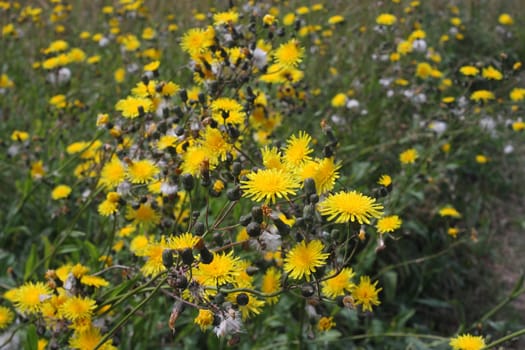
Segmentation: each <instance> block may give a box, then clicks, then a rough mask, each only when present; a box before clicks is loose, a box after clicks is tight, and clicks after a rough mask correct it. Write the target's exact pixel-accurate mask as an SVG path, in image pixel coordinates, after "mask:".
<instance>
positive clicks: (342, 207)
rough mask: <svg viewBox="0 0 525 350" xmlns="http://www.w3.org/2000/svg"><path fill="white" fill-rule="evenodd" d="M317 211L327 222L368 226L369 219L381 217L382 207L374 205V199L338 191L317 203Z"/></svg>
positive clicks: (359, 194) (377, 204)
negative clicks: (357, 223) (325, 217)
mask: <svg viewBox="0 0 525 350" xmlns="http://www.w3.org/2000/svg"><path fill="white" fill-rule="evenodd" d="M318 210H319V212H320V213H321V215H323V216H328V220H329V221H335V222H336V223H346V222H349V221H352V222H354V221H357V222H359V223H360V224H363V223H366V224H370V219H371V218H378V217H380V216H381V215H382V210H383V206H382V205H381V204H379V203H376V200H375V198H371V197H368V196H365V195H363V194H361V193H359V192H357V191H350V192H344V191H340V192H338V193H335V194H331V195H329V196H328V197H327V198H326V199H325V200H324V201H322V202H321V203H319V205H318Z"/></svg>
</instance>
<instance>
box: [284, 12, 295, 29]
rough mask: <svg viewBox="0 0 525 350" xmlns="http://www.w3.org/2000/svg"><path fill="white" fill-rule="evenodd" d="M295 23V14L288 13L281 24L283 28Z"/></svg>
mask: <svg viewBox="0 0 525 350" xmlns="http://www.w3.org/2000/svg"><path fill="white" fill-rule="evenodd" d="M294 23H295V13H293V12H290V13H288V14H286V15H285V16H284V17H283V24H284V25H285V26H291V25H292V24H294Z"/></svg>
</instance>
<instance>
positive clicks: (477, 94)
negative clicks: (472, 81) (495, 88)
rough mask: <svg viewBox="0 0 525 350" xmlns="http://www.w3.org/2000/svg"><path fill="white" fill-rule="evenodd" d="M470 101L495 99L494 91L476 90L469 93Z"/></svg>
mask: <svg viewBox="0 0 525 350" xmlns="http://www.w3.org/2000/svg"><path fill="white" fill-rule="evenodd" d="M470 99H471V100H472V101H483V102H487V101H488V100H493V99H495V96H494V93H492V92H491V91H488V90H476V91H474V92H473V93H472V94H471V95H470Z"/></svg>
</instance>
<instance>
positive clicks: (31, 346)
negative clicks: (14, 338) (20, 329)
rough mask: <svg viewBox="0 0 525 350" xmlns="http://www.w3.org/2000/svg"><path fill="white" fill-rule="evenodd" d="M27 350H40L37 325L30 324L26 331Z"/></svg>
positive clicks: (25, 347)
mask: <svg viewBox="0 0 525 350" xmlns="http://www.w3.org/2000/svg"><path fill="white" fill-rule="evenodd" d="M24 349H25V350H38V336H37V335H36V326H35V325H34V324H30V325H29V326H28V327H27V331H26V342H25V344H24Z"/></svg>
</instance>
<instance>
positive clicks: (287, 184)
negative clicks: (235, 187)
mask: <svg viewBox="0 0 525 350" xmlns="http://www.w3.org/2000/svg"><path fill="white" fill-rule="evenodd" d="M246 177H247V180H243V181H241V189H242V190H243V196H244V197H248V198H252V199H253V200H254V201H256V202H260V201H264V202H266V203H275V201H276V199H277V198H285V199H288V196H290V195H295V193H296V189H297V188H298V187H299V183H298V182H297V181H295V180H294V179H293V178H292V177H291V176H290V175H289V174H288V173H286V172H285V171H284V170H280V169H265V170H259V171H257V172H251V173H249V174H248V175H246Z"/></svg>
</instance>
